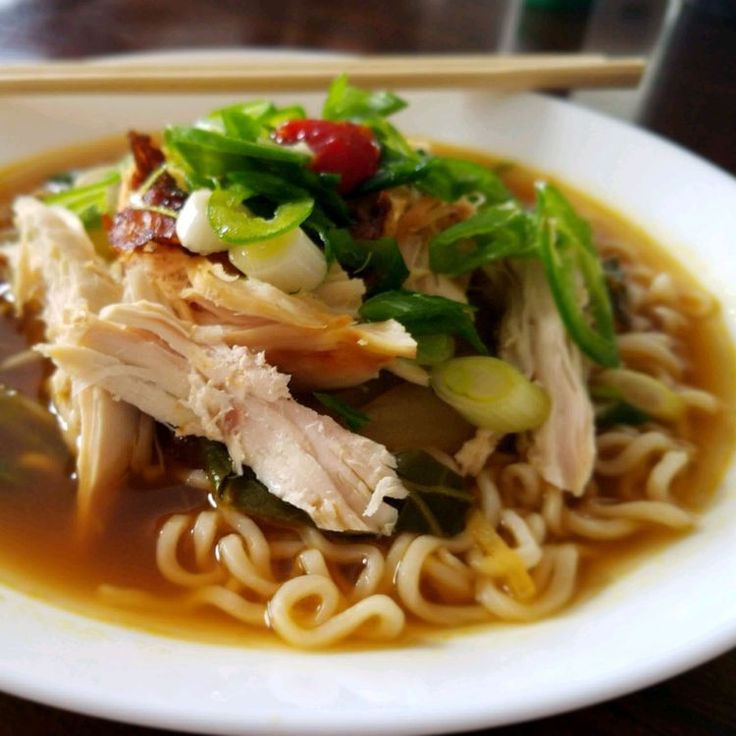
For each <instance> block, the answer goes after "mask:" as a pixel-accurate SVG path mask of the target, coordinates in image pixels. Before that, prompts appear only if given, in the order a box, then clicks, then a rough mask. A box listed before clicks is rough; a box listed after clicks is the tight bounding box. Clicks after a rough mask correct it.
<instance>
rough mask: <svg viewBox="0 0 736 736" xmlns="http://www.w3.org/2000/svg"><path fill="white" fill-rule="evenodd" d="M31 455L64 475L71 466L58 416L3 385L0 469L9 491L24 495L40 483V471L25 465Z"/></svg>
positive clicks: (0, 385)
mask: <svg viewBox="0 0 736 736" xmlns="http://www.w3.org/2000/svg"><path fill="white" fill-rule="evenodd" d="M29 453H32V454H33V455H39V456H43V457H44V458H47V459H48V461H49V463H50V465H51V468H52V469H56V470H58V471H61V472H64V471H66V470H67V469H68V468H69V467H70V465H71V454H70V452H69V449H68V447H67V446H66V443H65V442H64V438H63V437H62V435H61V432H60V430H59V426H58V424H57V422H56V419H55V418H54V416H53V415H52V414H51V413H50V412H48V411H47V410H46V409H44V408H43V407H42V406H41V405H40V404H39V403H37V402H36V401H34V400H33V399H30V398H29V397H27V396H25V395H24V394H21V393H18V392H16V391H13V390H12V389H8V388H6V387H5V386H3V385H2V384H0V468H1V469H2V476H3V485H4V486H5V488H7V489H12V490H14V491H16V490H17V491H23V490H24V489H26V488H28V487H29V485H30V484H32V483H37V482H39V478H38V473H39V470H37V469H36V468H35V467H34V466H33V465H26V464H25V463H24V459H25V458H26V457H28V454H29Z"/></svg>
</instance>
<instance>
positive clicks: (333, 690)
mask: <svg viewBox="0 0 736 736" xmlns="http://www.w3.org/2000/svg"><path fill="white" fill-rule="evenodd" d="M406 97H408V98H409V99H410V101H411V106H410V108H409V110H408V111H406V112H403V113H401V114H400V116H399V117H398V119H397V120H398V124H399V126H400V127H401V128H402V129H404V130H408V131H412V132H413V133H418V134H421V135H426V136H428V137H431V138H433V139H437V140H443V141H448V142H453V143H459V144H462V145H464V146H471V147H476V148H479V149H486V150H488V151H489V152H492V153H495V154H501V155H504V156H508V157H509V158H511V159H516V160H518V161H520V162H523V163H527V164H530V165H532V166H534V167H536V168H538V169H542V170H544V171H547V172H550V173H552V174H554V175H556V176H558V177H560V178H561V179H563V180H565V181H567V182H569V183H571V184H573V185H574V186H576V187H577V188H579V189H581V190H583V191H585V192H588V193H590V194H592V195H593V196H595V197H597V198H599V199H600V200H602V201H603V202H605V203H607V204H610V205H612V206H613V207H614V208H615V209H617V210H619V211H620V212H622V213H625V215H626V216H628V217H629V218H630V219H631V220H633V221H634V222H636V223H638V224H639V225H641V226H643V227H644V228H645V229H646V230H648V231H649V232H650V233H651V234H653V235H654V236H655V237H656V238H658V239H659V240H660V241H661V242H664V243H666V244H667V245H668V246H669V247H671V248H672V249H673V250H675V252H676V254H677V255H678V256H679V257H680V258H681V259H683V260H684V261H685V262H686V263H687V264H688V265H689V266H690V268H691V269H692V270H693V271H695V272H696V273H697V274H698V276H699V278H700V279H701V281H702V282H703V283H704V284H705V285H706V286H707V287H708V288H709V289H710V290H711V291H712V292H714V293H715V294H717V295H718V297H719V298H720V299H721V301H722V303H723V306H724V308H725V314H726V318H727V320H728V323H729V329H731V331H732V333H733V332H734V325H735V324H736V319H735V315H736V311H735V310H736V287H735V286H734V285H736V258H734V257H733V249H734V247H735V246H736V239H735V236H734V233H736V182H735V181H734V180H733V179H731V178H730V177H728V176H727V175H726V174H724V173H723V172H721V171H719V170H717V169H716V168H714V167H713V166H710V165H709V164H707V163H705V162H703V161H702V160H700V159H698V158H696V157H695V156H692V155H691V154H689V153H687V152H685V151H683V150H681V149H679V148H677V147H675V146H673V145H670V144H668V143H666V142H664V141H662V140H660V139H658V138H656V137H654V136H652V135H649V134H647V133H644V132H642V131H640V130H637V129H635V128H633V127H630V126H628V125H625V124H622V123H619V122H616V121H613V120H610V119H607V118H605V117H601V116H599V115H597V114H594V113H592V112H588V111H585V110H583V109H580V108H576V107H572V106H570V105H567V104H565V103H562V102H559V101H556V100H553V99H549V98H545V97H538V96H533V95H514V96H511V95H509V96H494V95H491V94H483V93H472V94H464V93H460V92H452V93H450V92H422V93H416V94H407V95H406ZM302 98H303V100H304V102H305V103H306V104H307V105H308V106H309V107H311V108H312V109H313V110H315V111H316V110H317V109H318V102H319V100H321V96H306V97H304V96H302V97H301V98H300V99H302ZM229 99H232V98H231V97H227V98H226V97H222V96H217V97H215V96H189V97H173V96H172V97H170V98H164V97H156V96H139V97H136V96H125V97H124V96H117V97H92V96H89V97H87V96H80V97H45V98H26V99H21V98H13V99H6V100H3V103H2V106H1V107H0V130H2V136H1V137H0V164H4V163H7V162H9V161H12V160H16V159H18V158H21V157H23V156H26V155H31V154H35V153H38V152H39V151H42V150H43V149H46V148H50V147H55V146H60V145H66V144H71V143H75V142H81V141H85V140H88V139H90V138H94V137H98V136H100V135H106V134H109V133H111V132H113V131H115V130H119V131H121V132H122V131H125V130H127V129H128V128H137V129H144V130H145V129H155V128H158V127H160V126H161V125H162V124H164V123H165V122H170V121H187V120H189V119H192V118H193V117H196V116H197V115H199V114H201V113H202V112H203V111H206V110H208V109H210V108H212V107H215V106H216V105H219V104H222V103H224V102H226V101H228V100H229ZM281 99H286V98H284V97H282V98H281ZM288 99H294V96H288ZM735 473H736V467H732V468H731V470H730V472H729V473H728V476H727V478H726V479H725V482H724V484H723V488H722V489H721V491H720V492H719V493H718V495H717V497H716V499H715V502H714V503H713V504H712V506H711V507H710V508H709V510H708V511H707V512H706V513H705V514H704V515H703V517H702V522H701V524H700V526H699V528H698V531H697V532H696V533H694V534H692V535H690V536H688V537H686V538H684V539H682V540H680V541H678V542H676V543H674V544H672V545H670V546H668V547H667V548H666V549H665V550H664V551H663V552H661V553H658V554H656V555H654V556H651V557H649V558H646V559H643V560H641V561H640V563H639V564H638V565H637V566H636V567H635V569H633V570H631V571H630V572H628V573H627V574H626V575H624V576H623V577H620V578H618V579H616V580H615V581H614V582H612V583H611V584H610V585H608V587H606V588H605V589H603V590H601V591H600V593H598V594H597V595H595V596H594V597H591V598H590V599H588V600H586V601H585V602H584V603H581V604H579V605H576V606H575V607H574V608H572V609H571V610H569V611H566V612H563V613H562V614H560V615H557V616H555V617H553V618H551V619H549V620H545V621H542V622H539V623H536V624H533V625H526V626H499V627H495V628H494V627H489V628H488V629H486V630H484V631H481V632H480V633H474V634H468V635H460V636H455V637H449V638H448V639H447V640H445V641H442V642H441V643H435V644H433V645H431V646H430V645H428V646H420V647H415V648H408V649H393V650H392V649H384V650H377V651H366V652H358V653H355V652H353V653H350V652H336V653H320V654H306V653H302V652H298V651H285V650H282V649H273V650H269V649H265V650H264V649H248V648H238V647H224V646H211V645H199V644H196V643H191V642H188V641H175V640H170V639H166V638H161V637H157V636H154V635H151V634H148V633H144V632H142V631H133V630H129V629H125V628H121V627H116V626H115V625H112V624H106V623H101V622H99V621H96V620H89V619H85V618H82V617H80V616H78V615H75V614H73V613H69V612H68V611H64V610H61V609H59V608H55V607H53V606H51V605H49V604H47V603H43V602H39V601H36V600H32V599H30V598H28V597H26V596H24V595H22V594H20V593H18V592H15V591H12V590H8V589H3V588H0V620H2V622H3V623H2V626H1V627H0V687H2V689H4V690H6V691H8V692H11V693H15V694H17V695H20V696H24V697H27V698H31V699H34V700H39V701H42V702H45V703H49V704H53V705H57V706H61V707H64V708H69V709H73V710H78V711H82V712H85V713H89V714H94V715H99V716H105V717H108V718H113V719H120V720H124V721H130V722H135V723H140V724H148V725H153V726H162V727H169V728H176V729H180V730H184V731H206V732H212V733H222V734H230V733H232V734H234V733H242V732H246V731H247V732H248V733H249V734H253V735H255V734H312V733H313V734H322V735H326V734H344V733H346V732H349V733H351V734H353V735H354V736H357V735H358V734H379V733H381V734H392V736H400V735H401V734H415V733H430V732H431V733H439V732H449V731H454V730H463V729H471V728H478V727H483V726H492V725H498V724H503V723H509V722H513V721H517V720H522V719H531V718H536V717H540V716H544V715H548V714H551V713H555V712H559V711H562V710H565V709H571V708H576V707H579V706H583V705H588V704H590V703H593V702H595V701H600V700H603V699H606V698H611V697H614V696H617V695H620V694H622V693H626V692H629V691H632V690H635V689H638V688H641V687H644V686H646V685H649V684H651V683H653V682H655V681H657V680H660V679H663V678H666V677H669V676H671V675H674V674H677V673H678V672H681V671H682V670H684V669H686V668H688V667H692V666H694V665H697V664H699V663H700V662H703V661H704V660H706V659H708V658H710V657H713V656H715V655H717V654H719V653H720V652H723V651H724V650H726V649H728V648H729V647H731V646H733V645H734V644H736V586H734V585H733V579H734V578H733V571H734V570H735V569H736V545H735V544H733V539H734V534H736V521H735V520H736V494H734V493H733V492H732V487H733V481H734V475H735Z"/></svg>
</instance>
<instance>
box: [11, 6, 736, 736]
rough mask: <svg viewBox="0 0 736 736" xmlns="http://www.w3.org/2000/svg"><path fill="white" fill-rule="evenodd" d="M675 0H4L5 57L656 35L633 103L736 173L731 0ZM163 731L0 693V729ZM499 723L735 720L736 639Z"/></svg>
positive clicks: (616, 47)
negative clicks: (639, 679)
mask: <svg viewBox="0 0 736 736" xmlns="http://www.w3.org/2000/svg"><path fill="white" fill-rule="evenodd" d="M555 5H556V6H557V8H554V7H552V6H555ZM676 5H678V3H670V5H669V8H670V10H669V13H668V4H667V2H666V0H598V2H597V3H593V2H589V1H588V0H567V1H565V0H557V2H555V1H554V0H547V2H543V1H542V0H536V2H534V1H530V0H527V2H522V1H521V0H519V1H515V0H496V1H494V2H491V1H490V0H486V1H485V2H484V1H483V0H431V1H430V0H372V1H371V2H351V3H345V4H344V7H342V8H340V9H339V12H338V11H337V10H336V9H337V8H338V3H337V2H334V1H331V0H282V1H281V2H278V1H274V0H243V1H241V2H237V1H236V0H218V2H216V3H215V2H211V3H203V2H197V1H195V0H178V1H177V2H174V1H173V0H25V2H19V1H16V2H12V0H11V1H10V2H5V1H4V2H0V62H3V61H11V60H20V59H27V58H33V57H57V58H61V57H76V56H85V55H99V54H108V53H121V52H128V51H142V50H152V49H165V48H197V47H203V48H213V47H282V48H307V49H321V50H333V51H335V50H337V51H357V52H361V51H363V52H406V53H411V52H424V53H427V52H438V53H441V52H459V51H464V52H479V51H494V50H502V51H507V52H509V51H548V50H577V49H585V50H588V51H597V50H600V51H609V52H626V53H642V52H643V53H648V52H650V51H651V50H652V49H654V48H656V50H657V53H656V55H655V58H659V60H660V63H659V65H658V69H657V71H656V73H655V74H653V75H652V78H651V79H650V80H649V83H648V85H646V88H645V92H646V94H642V95H640V96H639V98H636V99H634V100H633V102H632V99H631V98H628V102H627V103H626V104H625V105H624V107H626V112H627V113H628V116H629V117H633V118H634V119H635V120H636V121H638V122H639V123H640V124H643V125H645V126H646V127H648V128H650V129H652V130H655V131H657V132H659V133H661V134H662V135H665V136H668V137H670V138H672V139H674V140H676V141H678V142H680V143H682V144H683V145H685V146H687V147H689V148H691V149H693V150H695V151H697V152H699V153H701V154H702V155H704V156H706V157H707V158H710V159H711V160H712V161H714V162H715V163H716V164H719V165H720V166H722V167H724V168H726V169H728V170H730V171H731V172H734V173H736V142H734V141H735V139H734V120H736V4H735V3H734V1H733V0H693V1H692V2H688V0H685V1H684V4H683V6H682V9H681V10H680V12H679V14H675V13H673V12H672V10H673V7H674V6H676ZM665 20H667V21H668V22H667V23H666V24H665V22H664V21H665ZM665 25H666V30H665V31H664V32H662V28H663V26H665ZM615 99H618V98H613V97H611V98H608V102H606V98H605V97H603V98H601V97H600V96H598V97H596V100H598V101H599V102H600V101H603V103H604V107H608V108H610V107H611V106H613V107H614V108H615V105H613V104H610V105H609V104H608V103H610V102H611V100H614V101H615ZM155 733H160V732H158V731H154V730H152V729H146V728H134V727H130V726H124V725H120V724H111V723H108V722H106V721H101V720H97V719H93V718H87V717H85V716H80V715H76V714H71V713H66V712H64V711H59V710H56V709H53V708H48V707H45V706H40V705H37V704H34V703H30V702H28V701H24V700H21V699H18V698H14V697H11V696H7V695H0V736H4V735H5V734H8V735H10V734H13V735H15V734H24V735H25V734H27V735H31V736H33V735H35V734H44V736H46V735H54V734H74V735H76V736H93V735H95V736H97V735H98V734H106V735H108V736H109V735H113V736H114V735H116V734H133V735H137V736H144V734H151V735H153V734H155ZM479 733H480V732H479ZM494 733H496V734H498V736H522V735H526V734H534V736H547V735H550V736H551V735H552V734H554V735H555V736H558V735H560V734H564V735H568V734H586V735H587V734H595V735H596V736H606V735H608V734H611V736H622V734H626V735H627V736H638V735H642V736H643V735H645V734H658V735H660V734H661V735H662V736H679V735H680V734H682V736H704V735H706V734H708V735H710V734H730V733H736V651H732V652H730V653H728V654H725V655H723V656H721V657H719V658H718V659H716V660H714V661H712V662H710V663H708V664H706V665H703V666H701V667H699V668H697V669H695V670H693V671H691V672H689V673H686V674H684V675H681V676H680V677H676V678H674V679H672V680H670V681H668V682H665V683H662V684H660V685H657V686H655V687H651V688H649V689H647V690H644V691H642V692H639V693H636V694H633V695H630V696H628V697H624V698H619V699H617V700H614V701H611V702H609V703H604V704H602V705H598V706H594V707H591V708H586V709H584V710H580V711H577V712H575V713H571V714H566V715H561V716H557V717H554V718H548V719H545V720H542V721H538V722H535V723H530V724H524V725H519V726H512V727H507V728H502V729H499V730H498V731H495V732H494Z"/></svg>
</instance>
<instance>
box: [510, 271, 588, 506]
mask: <svg viewBox="0 0 736 736" xmlns="http://www.w3.org/2000/svg"><path fill="white" fill-rule="evenodd" d="M509 272H510V277H511V280H512V285H511V288H509V290H508V293H509V307H508V311H507V313H506V315H505V316H504V319H503V321H502V324H501V332H500V354H501V357H502V358H503V359H504V360H508V361H509V362H510V363H512V364H514V365H515V366H516V367H517V368H519V369H520V370H521V371H522V372H523V373H524V375H526V377H527V378H529V379H530V380H533V381H537V382H538V383H540V384H541V385H542V386H543V387H544V388H545V389H546V390H547V392H548V394H549V396H550V399H551V401H552V406H551V411H550V415H549V417H548V418H547V421H546V422H545V423H544V424H543V425H542V426H541V427H539V429H537V430H535V431H533V432H532V433H531V435H530V442H531V446H530V449H529V455H528V457H529V461H530V462H531V464H532V465H533V466H534V467H535V468H536V469H537V470H538V471H539V473H540V474H541V475H542V477H543V478H544V479H545V480H547V481H548V482H549V483H551V484H553V485H554V486H557V487H558V488H562V489H564V490H566V491H570V492H571V493H573V494H574V495H576V496H580V495H582V493H583V491H584V489H585V486H586V484H587V482H588V480H589V479H590V476H591V474H592V472H593V464H594V461H595V423H594V422H595V419H594V414H593V406H592V404H591V402H590V399H589V397H588V391H587V388H586V365H585V360H584V358H583V355H582V353H581V352H580V350H579V349H578V347H577V346H576V345H575V344H574V343H573V342H572V341H571V340H570V337H569V336H568V334H567V331H566V329H565V326H564V324H563V323H562V320H561V319H560V316H559V313H558V311H557V308H556V307H555V303H554V300H553V297H552V293H551V292H550V289H549V286H548V284H547V279H546V277H545V275H544V270H543V267H542V265H541V264H540V263H539V262H538V261H532V260H524V261H518V262H516V263H515V264H513V265H511V266H509Z"/></svg>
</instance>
